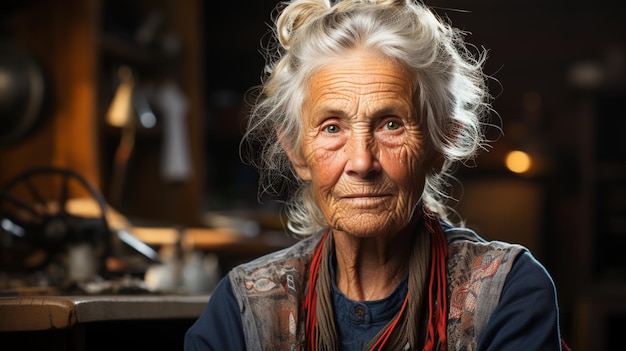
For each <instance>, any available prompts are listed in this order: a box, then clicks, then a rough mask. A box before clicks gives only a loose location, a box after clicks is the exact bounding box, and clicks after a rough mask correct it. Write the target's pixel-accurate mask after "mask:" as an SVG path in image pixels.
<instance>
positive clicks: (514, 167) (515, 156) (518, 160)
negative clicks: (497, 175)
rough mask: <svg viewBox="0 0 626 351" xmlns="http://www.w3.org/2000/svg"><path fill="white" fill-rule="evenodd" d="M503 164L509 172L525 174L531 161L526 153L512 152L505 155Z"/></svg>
mask: <svg viewBox="0 0 626 351" xmlns="http://www.w3.org/2000/svg"><path fill="white" fill-rule="evenodd" d="M504 163H505V164H506V167H507V168H508V169H509V170H510V171H511V172H515V173H526V172H528V170H529V169H530V166H531V165H532V159H531V157H530V155H528V154H527V153H525V152H523V151H519V150H514V151H511V152H509V153H508V154H507V155H506V158H505V160H504Z"/></svg>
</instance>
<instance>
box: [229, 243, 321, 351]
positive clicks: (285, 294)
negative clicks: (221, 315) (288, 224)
mask: <svg viewBox="0 0 626 351" xmlns="http://www.w3.org/2000/svg"><path fill="white" fill-rule="evenodd" d="M321 234H322V233H321V232H320V233H318V234H316V235H314V236H312V237H309V238H307V239H304V240H302V241H300V242H298V243H296V244H295V245H293V246H291V247H289V248H286V249H284V250H281V251H278V252H276V253H273V254H270V255H267V256H264V257H260V258H259V259H256V260H254V261H251V262H249V263H246V264H244V265H240V266H238V267H235V268H234V269H233V270H232V271H231V272H230V273H229V278H230V282H231V285H232V288H233V293H234V294H235V297H236V298H237V301H238V302H239V308H240V310H241V317H242V323H243V330H244V337H245V340H246V346H247V349H248V350H264V351H279V350H284V351H295V350H301V349H303V348H302V347H301V345H304V329H305V328H304V316H302V315H301V311H300V305H301V301H303V299H304V295H305V294H306V289H307V282H308V278H309V277H308V272H309V263H310V262H311V256H312V254H313V251H314V250H315V248H316V247H317V244H318V243H319V242H320V240H321V238H322V235H321Z"/></svg>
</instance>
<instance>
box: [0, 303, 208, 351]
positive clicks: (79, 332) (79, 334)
mask: <svg viewBox="0 0 626 351" xmlns="http://www.w3.org/2000/svg"><path fill="white" fill-rule="evenodd" d="M208 300H209V296H207V295H202V296H161V295H121V296H116V295H111V296H34V297H33V296H16V297H2V298H0V345H2V350H6V351H8V350H111V349H115V350H140V349H148V348H151V349H152V348H154V349H159V350H162V349H163V350H164V349H172V350H173V349H179V350H181V349H182V345H183V338H184V333H185V331H186V330H187V328H189V326H191V324H193V322H194V321H195V320H196V318H197V317H198V316H199V315H200V314H201V313H202V311H203V310H204V307H205V306H206V303H207V301H208ZM11 345H13V346H11Z"/></svg>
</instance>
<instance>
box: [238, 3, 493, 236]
mask: <svg viewBox="0 0 626 351" xmlns="http://www.w3.org/2000/svg"><path fill="white" fill-rule="evenodd" d="M283 6H284V7H283V8H282V11H280V12H279V15H278V17H277V18H276V19H275V21H274V22H275V27H274V32H273V34H274V35H273V37H272V41H271V42H270V43H269V44H268V45H267V47H266V49H267V51H266V53H265V54H266V62H267V66H266V70H265V76H264V78H263V81H262V85H260V86H259V87H257V88H258V89H257V90H256V93H257V95H256V100H255V101H254V104H253V106H252V109H251V113H250V116H249V120H248V126H247V131H246V133H245V135H244V139H243V140H242V146H244V145H245V146H248V148H249V149H248V151H251V152H252V154H249V155H248V156H250V155H251V156H252V158H251V161H252V163H253V164H254V165H255V166H256V167H257V168H258V170H259V173H260V179H259V181H260V183H259V192H260V194H263V193H266V192H269V193H273V194H279V193H281V192H282V191H284V190H286V191H287V193H288V194H289V198H288V200H287V203H286V212H287V218H288V228H289V230H290V231H292V232H293V233H294V234H297V235H301V236H306V235H310V234H312V233H314V232H316V231H317V230H319V229H320V228H323V227H325V226H327V223H326V222H325V219H324V217H323V216H322V214H321V212H320V210H319V208H318V207H317V205H316V204H315V201H314V199H313V194H312V191H311V190H312V189H311V185H310V183H306V182H303V181H302V180H301V179H299V178H298V177H297V175H296V174H295V172H294V170H293V168H292V166H291V164H290V162H289V159H288V157H287V154H286V152H285V150H284V148H289V149H290V150H294V152H295V153H298V152H301V149H300V138H301V134H302V133H301V128H302V124H301V123H302V104H303V102H304V99H305V96H306V94H307V92H306V86H307V80H308V79H309V78H310V77H311V75H312V74H313V73H315V72H316V70H318V69H319V68H320V67H322V66H324V64H326V63H328V62H329V61H331V60H333V59H336V58H337V57H340V56H341V55H342V53H345V52H346V51H348V50H351V49H354V48H364V49H367V50H373V51H375V52H379V53H381V54H382V55H384V56H385V57H388V58H390V59H392V60H394V61H396V62H399V63H400V64H402V65H404V66H405V67H407V68H408V70H409V71H410V72H412V74H413V76H414V77H413V81H414V82H416V84H415V87H414V89H415V98H414V107H415V109H416V112H417V115H418V116H421V119H422V122H421V125H422V126H423V128H425V129H426V130H427V131H428V134H429V137H430V139H429V143H430V146H431V147H432V148H433V149H434V150H435V151H436V152H438V153H439V154H441V155H442V156H443V158H444V165H443V167H442V168H441V169H437V170H432V171H431V172H428V174H427V176H426V182H425V188H424V192H423V194H422V201H423V204H424V206H425V207H426V208H427V209H428V210H429V211H430V212H432V213H433V214H436V215H437V216H439V217H441V218H443V219H445V220H449V214H450V208H449V207H448V206H447V205H446V203H447V201H448V199H449V198H450V196H449V195H448V194H446V191H445V189H446V188H447V185H448V184H447V179H448V178H449V177H450V176H451V172H452V168H451V167H452V166H453V164H454V163H456V161H460V162H466V161H468V160H471V159H473V158H474V157H475V155H476V154H477V152H478V151H479V149H481V148H484V147H485V146H486V144H487V141H486V139H485V133H484V130H483V129H484V126H485V122H484V119H485V118H486V117H487V115H488V112H489V111H490V110H491V108H490V100H491V97H490V96H489V94H488V92H487V86H486V82H487V77H486V76H485V75H484V73H483V70H482V68H483V64H484V61H485V59H486V54H485V51H484V50H482V51H480V52H478V53H477V54H474V53H472V52H471V51H470V50H469V48H468V46H467V45H466V44H465V41H464V33H463V32H461V31H460V30H458V29H456V28H453V27H452V26H450V25H449V24H448V23H446V22H445V21H443V20H442V19H440V18H439V17H438V16H437V15H436V14H434V13H433V12H432V11H431V10H430V9H429V8H428V7H427V6H426V5H424V4H422V3H421V2H416V1H414V0H343V1H336V2H331V1H329V0H292V1H290V2H288V3H283Z"/></svg>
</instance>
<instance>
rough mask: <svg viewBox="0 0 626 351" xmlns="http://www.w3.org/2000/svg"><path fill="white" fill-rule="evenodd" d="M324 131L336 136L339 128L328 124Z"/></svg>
mask: <svg viewBox="0 0 626 351" xmlns="http://www.w3.org/2000/svg"><path fill="white" fill-rule="evenodd" d="M324 131H325V132H326V133H328V134H337V133H339V126H338V125H336V124H329V125H327V126H326V127H324Z"/></svg>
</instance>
